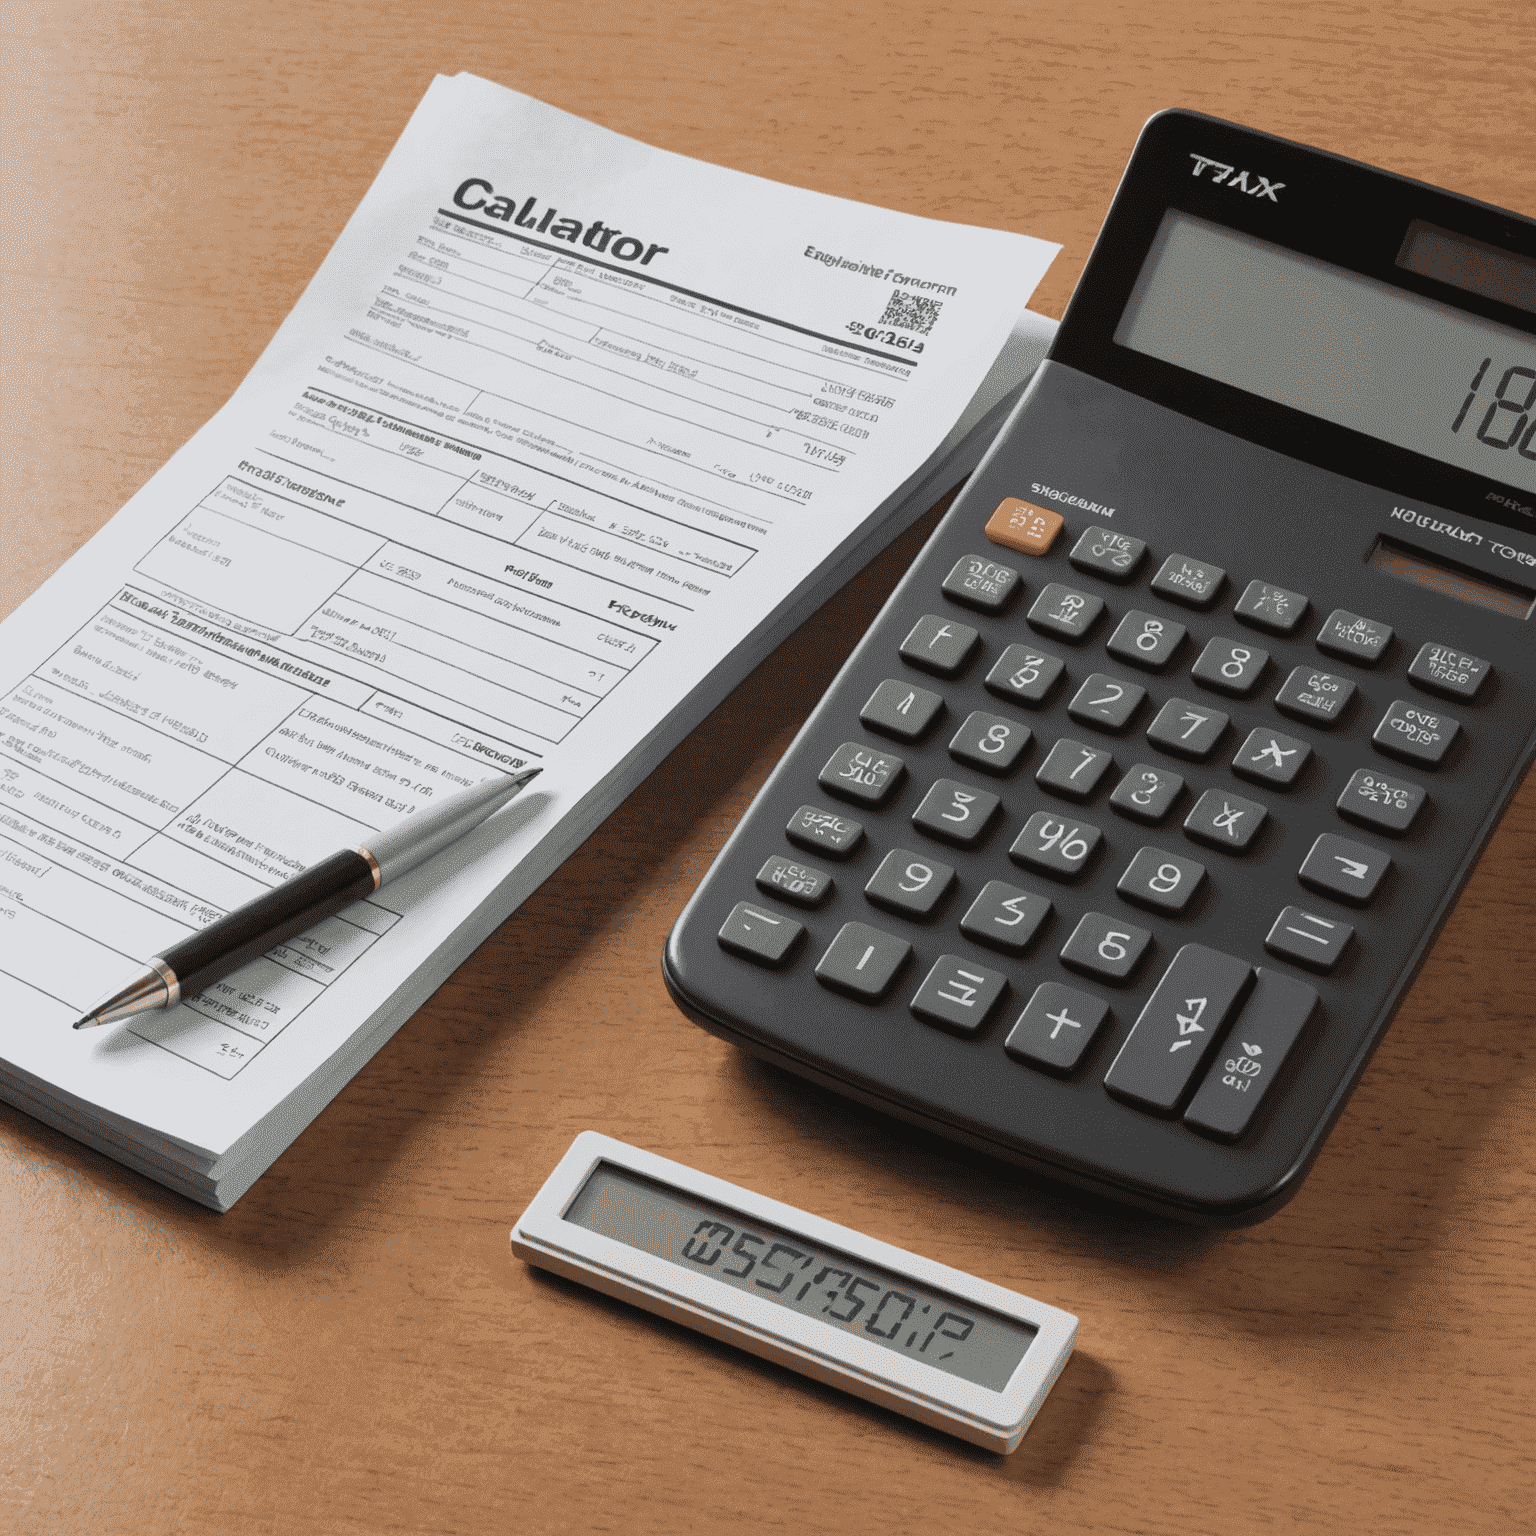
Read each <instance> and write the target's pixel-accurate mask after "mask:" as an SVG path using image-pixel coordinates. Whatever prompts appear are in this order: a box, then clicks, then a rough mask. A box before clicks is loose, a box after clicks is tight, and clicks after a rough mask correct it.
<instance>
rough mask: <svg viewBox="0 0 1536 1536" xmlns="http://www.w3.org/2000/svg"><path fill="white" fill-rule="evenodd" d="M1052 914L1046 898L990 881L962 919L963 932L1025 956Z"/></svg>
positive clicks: (1012, 886) (1002, 882)
mask: <svg viewBox="0 0 1536 1536" xmlns="http://www.w3.org/2000/svg"><path fill="white" fill-rule="evenodd" d="M1052 910H1053V908H1052V906H1051V903H1050V902H1049V901H1047V900H1046V899H1045V897H1044V896H1037V895H1036V894H1035V893H1034V892H1033V891H1021V890H1020V889H1019V888H1018V886H1016V885H1008V884H1006V883H1005V882H1004V881H1002V880H989V881H987V883H986V885H984V886H983V887H982V890H981V895H979V896H978V897H977V898H976V900H975V901H973V902H972V903H971V906H970V910H969V911H968V912H967V913H966V914H965V916H964V917H962V918H961V919H960V932H961V933H963V934H964V935H965V936H966V938H968V939H975V940H977V941H978V942H979V943H982V944H990V945H991V946H992V947H993V948H994V949H1001V950H1005V951H1006V952H1007V953H1008V954H1011V955H1017V954H1022V953H1023V952H1024V950H1025V949H1027V948H1028V947H1029V943H1030V941H1031V940H1032V939H1033V938H1034V936H1035V935H1036V934H1037V933H1039V931H1040V927H1041V924H1043V923H1044V922H1045V920H1046V918H1048V917H1049V916H1050V915H1051V912H1052Z"/></svg>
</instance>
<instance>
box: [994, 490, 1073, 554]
mask: <svg viewBox="0 0 1536 1536" xmlns="http://www.w3.org/2000/svg"><path fill="white" fill-rule="evenodd" d="M1063 521H1064V519H1063V518H1062V515H1061V513H1060V512H1050V511H1047V510H1046V508H1044V507H1036V506H1032V505H1031V504H1030V503H1029V502H1027V501H1020V500H1019V498H1018V497H1017V496H1005V497H1004V498H1003V499H1002V500H1001V501H1000V502H998V504H997V511H996V512H994V513H993V514H992V516H991V517H989V518H988V519H987V526H986V529H985V530H984V531H985V533H986V535H987V537H988V538H989V539H991V540H992V542H993V543H994V544H1006V545H1007V546H1008V548H1009V549H1016V550H1018V552H1019V553H1020V554H1021V555H1043V554H1045V553H1046V551H1047V550H1049V549H1050V547H1051V545H1052V544H1054V543H1055V542H1056V535H1057V534H1058V533H1060V532H1061V525H1062V523H1063Z"/></svg>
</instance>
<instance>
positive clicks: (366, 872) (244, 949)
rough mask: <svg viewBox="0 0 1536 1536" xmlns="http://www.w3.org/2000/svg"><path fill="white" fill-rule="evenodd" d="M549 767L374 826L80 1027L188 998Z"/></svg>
mask: <svg viewBox="0 0 1536 1536" xmlns="http://www.w3.org/2000/svg"><path fill="white" fill-rule="evenodd" d="M542 772H543V770H542V769H541V768H529V769H526V770H525V771H524V772H522V773H518V774H514V775H513V776H512V777H511V778H510V779H486V780H485V781H484V782H483V783H480V784H475V785H472V786H471V787H470V788H469V789H464V790H460V791H459V792H458V794H455V795H450V796H449V797H448V798H447V799H446V800H444V801H442V802H440V803H439V804H437V805H434V806H433V807H432V809H431V810H429V811H418V812H417V813H416V814H415V815H414V816H408V817H406V819H405V820H404V821H401V822H396V824H395V825H394V826H392V827H389V828H387V829H386V830H384V831H383V832H377V833H375V834H374V835H373V836H372V837H370V838H369V839H368V841H367V842H366V843H360V844H358V846H357V847H356V848H343V849H342V850H341V851H340V852H339V853H333V854H332V855H331V856H330V858H328V859H322V860H321V861H320V862H319V863H318V864H311V865H310V867H309V868H308V869H306V870H304V871H303V872H302V873H301V874H297V875H294V876H293V878H292V879H291V880H285V881H284V882H283V883H282V884H281V885H280V886H278V887H277V888H276V889H275V890H271V891H268V892H267V893H266V894H265V895H264V896H258V897H257V898H256V899H255V901H248V902H246V904H245V905H244V906H243V907H237V908H236V909H235V910H234V911H233V912H229V913H226V914H225V915H224V916H223V917H221V918H219V919H218V920H217V921H215V922H212V923H209V925H208V926H207V927H206V928H204V929H203V930H202V931H201V932H199V933H194V934H193V935H192V937H191V938H189V939H183V940H182V941H181V943H179V944H173V945H172V946H171V947H170V948H169V949H168V950H166V951H165V952H164V953H163V954H159V955H155V956H154V957H153V958H152V959H151V960H150V962H149V964H148V965H146V966H145V967H144V969H143V970H142V971H140V972H139V973H138V974H137V975H136V976H134V977H132V978H131V979H130V980H129V981H128V982H127V983H126V984H125V985H123V986H121V987H119V988H118V989H117V991H116V992H113V993H112V994H111V995H110V996H108V997H104V998H103V999H102V1000H101V1001H100V1002H99V1003H97V1005H96V1006H95V1007H94V1008H93V1009H91V1011H90V1012H89V1013H88V1014H86V1016H85V1017H84V1018H83V1019H80V1020H79V1021H78V1022H77V1023H76V1024H75V1026H74V1027H75V1028H76V1029H94V1028H95V1027H96V1025H98V1024H115V1023H117V1021H118V1020H119V1019H131V1018H132V1017H133V1016H134V1015H135V1014H137V1013H149V1012H151V1011H153V1010H154V1009H157V1008H172V1007H174V1006H175V1005H176V1004H177V1003H179V1002H180V1001H181V1000H182V998H184V997H196V996H197V994H198V993H199V992H201V991H202V990H203V989H204V988H205V987H211V986H212V985H213V984H214V982H216V981H218V980H219V979H220V978H221V977H224V976H227V975H229V973H230V972H231V971H238V970H239V969H240V967H241V966H242V965H245V964H247V963H249V962H250V961H252V960H254V959H256V958H257V956H259V955H264V954H266V952H267V951H268V950H269V949H271V948H272V947H273V946H274V945H275V944H281V943H282V942H283V940H284V939H291V938H292V937H293V936H294V934H296V933H303V932H304V930H305V929H306V928H313V927H314V925H315V924H316V923H318V922H319V921H320V920H321V919H322V918H326V917H329V916H330V915H331V914H332V913H333V912H340V911H341V909H342V908H343V907H349V906H351V905H352V903H353V902H354V901H361V900H362V899H363V897H365V896H371V895H372V894H373V893H374V892H375V891H376V890H378V888H379V887H380V886H381V885H383V884H384V882H385V881H386V880H394V879H396V878H398V877H399V876H400V875H403V874H404V873H405V872H406V871H407V870H408V869H415V867H416V866H417V865H418V864H420V863H422V862H423V861H424V860H426V859H430V858H431V857H432V855H433V854H434V853H439V852H441V851H442V850H443V849H444V848H446V847H447V846H448V845H449V843H451V842H454V841H456V840H457V839H458V838H460V837H462V836H463V835H464V834H465V833H466V832H472V831H474V829H475V828H476V827H478V826H479V825H480V823H481V822H482V821H485V820H486V819H487V818H488V817H490V816H491V815H493V814H494V813H495V812H496V811H499V810H500V809H501V808H502V806H504V805H505V804H506V803H507V801H509V800H510V799H511V798H512V797H513V796H514V795H515V794H517V792H518V791H519V790H521V789H522V787H523V786H524V785H525V784H526V783H528V781H529V780H530V779H532V778H535V777H536V776H537V775H538V774H540V773H542Z"/></svg>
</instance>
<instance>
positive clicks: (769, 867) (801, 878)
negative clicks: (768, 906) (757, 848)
mask: <svg viewBox="0 0 1536 1536" xmlns="http://www.w3.org/2000/svg"><path fill="white" fill-rule="evenodd" d="M757 888H758V890H760V891H766V892H767V893H768V894H769V895H770V896H782V897H783V898H784V899H785V901H792V902H794V903H795V904H796V905H797V906H801V907H816V906H820V905H821V903H822V902H823V901H825V900H826V899H827V897H828V896H829V895H831V893H832V876H831V875H829V874H828V873H827V872H826V870H824V869H817V868H816V866H815V865H814V864H802V863H801V862H800V860H799V859H786V858H784V857H783V856H782V855H781V854H777V853H776V854H774V855H773V856H772V857H771V858H769V860H768V862H767V863H766V864H764V865H763V867H762V868H761V869H760V870H758V872H757Z"/></svg>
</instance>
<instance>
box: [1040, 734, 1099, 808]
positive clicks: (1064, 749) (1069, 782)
mask: <svg viewBox="0 0 1536 1536" xmlns="http://www.w3.org/2000/svg"><path fill="white" fill-rule="evenodd" d="M1113 764H1114V759H1113V758H1112V757H1111V756H1110V755H1109V753H1108V752H1104V751H1101V750H1100V749H1099V748H1098V747H1085V746H1084V745H1083V744H1082V742H1080V741H1073V740H1072V738H1071V737H1070V736H1063V737H1062V738H1061V740H1060V741H1058V742H1057V743H1056V745H1055V746H1054V747H1052V748H1051V750H1050V752H1049V754H1048V755H1047V756H1046V759H1045V761H1044V762H1043V763H1041V765H1040V768H1039V771H1038V772H1037V773H1036V774H1035V783H1037V784H1039V785H1040V786H1041V787H1042V788H1043V789H1053V790H1055V791H1056V793H1057V794H1058V795H1066V796H1067V797H1068V798H1069V799H1072V800H1086V799H1087V798H1088V796H1089V795H1091V794H1092V793H1093V792H1094V790H1095V789H1096V788H1097V787H1098V783H1099V780H1100V779H1102V778H1103V777H1104V775H1105V774H1106V773H1107V772H1108V771H1109V769H1110V768H1111V766H1112V765H1113Z"/></svg>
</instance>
